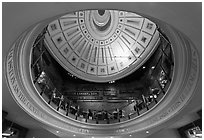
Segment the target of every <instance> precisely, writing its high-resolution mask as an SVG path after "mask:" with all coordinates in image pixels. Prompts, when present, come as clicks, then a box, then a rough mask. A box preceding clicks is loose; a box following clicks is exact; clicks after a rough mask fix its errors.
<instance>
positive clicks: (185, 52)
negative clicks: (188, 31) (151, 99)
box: [6, 18, 199, 136]
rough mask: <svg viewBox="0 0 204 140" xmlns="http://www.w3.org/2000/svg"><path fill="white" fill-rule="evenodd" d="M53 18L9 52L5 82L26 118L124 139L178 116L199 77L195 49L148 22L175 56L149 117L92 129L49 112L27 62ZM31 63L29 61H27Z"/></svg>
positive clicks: (174, 33)
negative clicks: (161, 96) (169, 77)
mask: <svg viewBox="0 0 204 140" xmlns="http://www.w3.org/2000/svg"><path fill="white" fill-rule="evenodd" d="M53 19H54V18H51V19H48V20H45V21H44V22H41V23H39V24H37V25H34V26H33V27H31V28H30V29H28V30H27V31H26V32H25V33H24V34H22V35H21V37H20V38H19V39H18V41H16V42H15V44H14V45H13V47H12V48H11V49H10V51H9V53H8V56H7V62H6V71H7V74H6V76H7V80H8V85H9V87H10V90H11V91H12V92H11V93H12V96H13V97H14V99H15V101H16V102H17V103H18V104H19V105H20V106H21V107H22V109H24V110H25V111H26V112H27V113H28V114H29V115H31V116H32V117H33V118H35V119H37V120H38V121H40V122H42V123H44V124H46V125H49V126H53V127H55V128H58V129H61V130H62V131H69V132H74V133H79V134H86V135H92V136H106V135H112V136H117V135H125V134H128V133H133V132H134V133H135V132H139V131H143V130H148V129H150V128H152V127H155V126H157V125H159V124H161V123H163V122H165V121H167V120H168V119H170V118H171V117H173V116H174V115H175V114H177V113H178V112H179V111H180V109H181V108H183V107H184V106H185V104H186V103H187V102H188V101H189V99H190V97H191V95H192V94H193V92H194V89H195V86H196V84H197V79H198V74H199V65H198V63H199V58H198V53H197V51H196V49H195V48H194V47H193V44H192V43H191V42H190V40H189V39H188V38H186V37H185V36H184V35H183V34H182V33H180V32H178V31H177V30H175V29H174V28H173V27H171V26H169V25H167V24H165V23H163V22H161V21H159V20H157V19H154V18H151V19H152V20H153V21H154V22H155V23H157V24H158V25H159V26H160V27H161V29H162V30H163V31H164V32H165V34H166V35H167V36H168V37H169V39H170V41H171V43H172V48H173V52H174V55H175V72H174V76H173V81H172V84H171V86H170V89H169V91H168V92H167V95H166V96H165V97H164V99H163V100H162V101H161V102H160V103H159V104H158V105H157V107H156V108H153V109H152V110H151V111H149V112H148V113H146V114H144V115H142V116H141V117H139V118H136V119H132V120H128V121H126V122H124V123H119V124H107V125H100V126H99V125H93V124H84V123H82V122H77V121H75V120H73V119H70V118H65V117H63V116H61V115H60V114H58V113H57V112H56V111H54V110H52V109H51V108H50V107H48V105H47V104H46V103H45V102H43V101H42V99H41V98H40V97H39V96H38V94H37V92H36V89H35V88H34V86H33V85H32V82H31V75H30V62H29V61H28V58H30V57H31V55H30V54H31V47H32V44H33V42H34V40H35V38H36V37H37V35H38V34H39V33H40V31H41V30H42V29H43V28H44V26H45V25H46V24H47V23H49V22H50V21H52V20H53ZM29 60H30V59H29Z"/></svg>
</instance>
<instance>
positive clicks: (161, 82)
mask: <svg viewBox="0 0 204 140" xmlns="http://www.w3.org/2000/svg"><path fill="white" fill-rule="evenodd" d="M32 53H33V54H32V62H31V69H32V75H33V76H32V78H33V83H34V84H35V87H36V88H37V89H38V92H39V93H40V96H41V97H42V98H43V100H44V101H45V102H47V103H48V104H49V106H51V107H52V108H54V109H57V111H59V112H61V113H62V114H63V115H64V116H68V117H71V118H74V119H76V118H75V117H76V116H77V120H82V122H83V120H84V119H86V122H87V123H94V124H95V123H99V124H101V123H102V124H103V123H105V124H107V123H118V122H119V121H126V120H127V119H130V118H137V117H140V116H141V115H142V114H144V113H146V112H148V111H149V110H151V108H154V107H155V106H156V105H157V104H158V103H159V102H160V101H161V100H162V98H163V97H164V96H165V95H166V93H167V91H168V89H169V86H170V84H171V81H172V76H173V70H174V56H173V51H172V48H171V43H170V41H169V39H168V37H166V36H165V34H164V33H163V32H162V31H161V29H159V27H157V25H156V24H155V23H154V22H152V21H150V20H149V19H147V18H145V17H142V16H140V15H138V14H135V13H131V12H126V11H118V10H85V11H77V12H74V13H69V14H66V15H63V16H61V17H60V18H58V19H56V20H54V21H52V22H51V23H49V24H48V25H47V26H46V27H45V28H44V30H43V31H42V32H41V34H40V35H38V37H37V39H36V40H35V43H34V47H33V51H32ZM67 109H68V110H67ZM117 112H120V115H121V116H120V119H119V118H118V117H117V116H114V114H115V113H117ZM89 113H90V114H94V115H92V118H91V119H89V117H88V116H87V115H88V114H89ZM102 114H103V115H102ZM104 114H106V115H104ZM73 115H74V116H73ZM96 116H97V117H96Z"/></svg>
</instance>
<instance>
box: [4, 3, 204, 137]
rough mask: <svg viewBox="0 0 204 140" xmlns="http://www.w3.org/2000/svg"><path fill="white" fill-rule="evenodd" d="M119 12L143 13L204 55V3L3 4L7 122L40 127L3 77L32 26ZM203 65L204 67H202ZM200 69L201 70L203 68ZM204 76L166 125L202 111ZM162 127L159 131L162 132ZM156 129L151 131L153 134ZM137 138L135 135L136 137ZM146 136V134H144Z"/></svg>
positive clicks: (33, 127)
mask: <svg viewBox="0 0 204 140" xmlns="http://www.w3.org/2000/svg"><path fill="white" fill-rule="evenodd" d="M103 8H104V9H120V10H128V11H133V12H136V13H143V14H146V15H149V16H152V17H155V18H158V19H160V20H162V21H165V22H166V23H168V24H171V25H172V26H174V27H175V28H177V29H179V30H180V31H181V32H183V33H184V34H185V35H187V36H188V37H189V38H190V39H191V40H192V41H193V43H194V44H195V46H196V48H197V49H198V51H199V55H200V58H201V56H202V3H3V4H2V12H3V13H2V41H3V42H2V109H3V110H5V111H7V112H8V113H9V114H8V119H10V120H12V121H14V122H16V123H19V124H20V125H22V126H25V127H27V128H32V129H36V128H39V125H38V122H36V121H35V120H34V119H33V118H31V117H30V116H28V115H27V114H26V113H25V112H24V111H23V110H22V109H20V107H18V105H17V104H16V103H15V101H14V100H13V99H12V97H11V95H10V93H9V90H8V88H7V85H6V81H5V77H4V72H5V71H4V61H5V57H6V54H7V52H8V50H9V48H10V47H11V45H12V43H13V42H14V41H15V40H16V39H17V37H18V36H19V35H20V34H21V33H22V32H23V31H25V30H26V29H27V28H28V27H30V26H31V25H33V24H35V23H37V22H39V21H41V20H43V19H46V18H49V17H53V16H56V15H59V14H62V13H67V12H71V11H76V10H83V9H103ZM200 65H201V64H200ZM200 68H201V67H200ZM201 89H202V86H201V76H200V79H199V83H198V87H197V90H196V93H195V95H194V96H193V98H192V100H191V101H190V102H189V103H188V105H187V106H186V108H184V109H183V110H182V111H181V112H180V114H178V115H177V116H176V117H175V118H173V119H171V120H169V121H168V122H167V123H166V125H167V124H172V123H173V122H175V123H176V121H177V120H178V118H179V117H181V116H184V115H187V114H189V113H192V112H195V111H197V110H199V109H201V108H202V91H201ZM159 129H161V128H159V127H158V128H157V130H159ZM153 131H156V130H150V132H153ZM133 136H134V134H133ZM141 136H144V134H141Z"/></svg>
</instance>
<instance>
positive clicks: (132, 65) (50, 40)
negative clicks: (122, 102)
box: [45, 10, 160, 82]
mask: <svg viewBox="0 0 204 140" xmlns="http://www.w3.org/2000/svg"><path fill="white" fill-rule="evenodd" d="M159 40H160V39H159V32H158V31H157V25H156V24H155V23H153V22H152V21H150V20H149V19H147V18H144V17H142V16H140V15H138V14H135V13H130V12H125V11H117V10H86V11H77V12H74V13H70V14H67V15H65V16H62V17H60V18H59V19H56V20H54V21H53V22H51V23H50V24H49V25H48V32H47V33H46V35H45V42H46V45H47V48H48V49H49V51H50V52H51V53H52V54H53V56H54V57H55V58H56V60H57V61H58V62H59V63H60V64H61V65H62V66H63V67H64V68H65V69H66V70H67V71H68V72H70V73H72V74H73V75H75V76H76V77H78V78H81V79H84V80H88V81H92V82H109V81H113V80H117V79H120V78H122V77H124V76H127V75H129V74H130V73H132V72H134V71H135V70H137V69H138V68H139V67H140V66H141V65H142V64H143V63H144V62H146V60H147V59H148V58H149V57H150V55H151V54H152V52H154V50H155V49H156V48H157V44H158V42H159Z"/></svg>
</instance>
